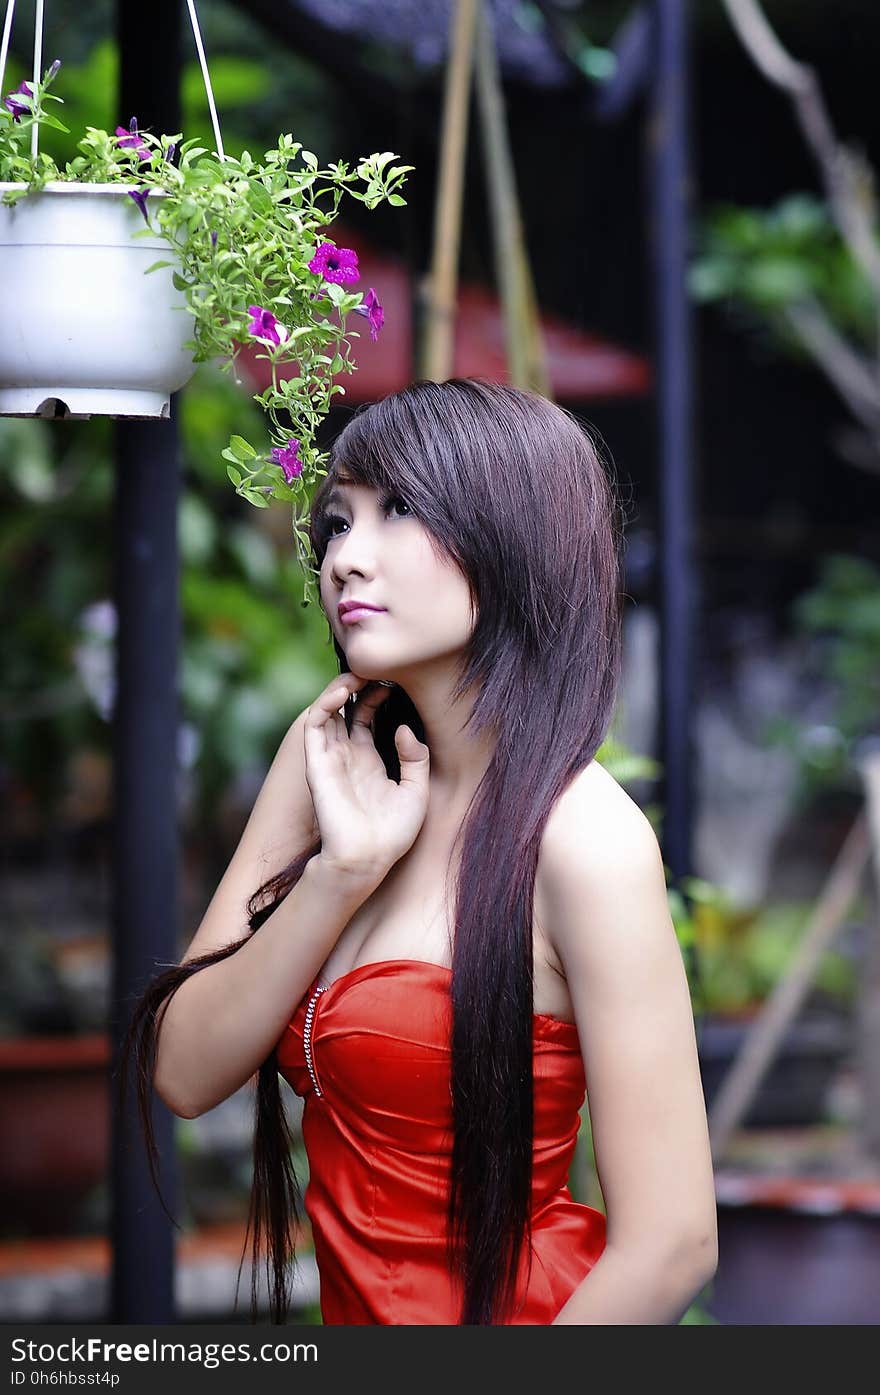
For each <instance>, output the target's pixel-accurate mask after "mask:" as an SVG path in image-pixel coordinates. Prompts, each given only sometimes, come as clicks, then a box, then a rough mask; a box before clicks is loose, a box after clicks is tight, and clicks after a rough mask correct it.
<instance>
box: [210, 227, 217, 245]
mask: <svg viewBox="0 0 880 1395" xmlns="http://www.w3.org/2000/svg"><path fill="white" fill-rule="evenodd" d="M211 246H212V247H216V246H217V229H216V228H214V229H213V231H212V233H211Z"/></svg>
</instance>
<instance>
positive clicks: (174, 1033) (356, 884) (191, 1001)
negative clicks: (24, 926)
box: [154, 709, 381, 1118]
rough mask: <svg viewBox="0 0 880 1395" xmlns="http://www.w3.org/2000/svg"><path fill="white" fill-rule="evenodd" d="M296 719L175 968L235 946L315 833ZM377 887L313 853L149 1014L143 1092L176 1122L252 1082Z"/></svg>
mask: <svg viewBox="0 0 880 1395" xmlns="http://www.w3.org/2000/svg"><path fill="white" fill-rule="evenodd" d="M307 712H308V709H306V711H305V712H302V713H301V714H300V716H299V717H297V719H296V721H295V722H294V723H293V725H292V726H291V728H290V730H289V731H288V732H287V734H286V735H285V737H284V740H283V741H282V743H281V745H280V747H279V749H278V753H277V754H276V756H275V759H274V761H273V762H272V765H271V767H270V769H269V772H268V774H267V776H266V779H265V781H264V782H263V787H262V789H261V790H260V793H259V796H258V797H257V800H256V802H255V804H254V808H253V810H252V812H251V815H250V818H249V819H248V822H247V826H246V827H245V830H244V832H243V834H242V836H241V840H240V842H239V845H238V847H237V848H236V850H235V853H234V855H233V857H232V860H231V861H230V863H229V866H228V867H227V869H226V872H225V873H224V875H223V878H222V880H221V882H220V885H219V886H218V887H217V890H216V891H215V893H214V896H213V897H212V899H211V903H210V905H209V906H208V909H207V910H206V912H205V914H204V916H203V918H202V922H201V924H200V925H199V928H198V930H197V931H196V934H195V935H194V936H193V939H192V941H191V943H190V945H189V948H188V949H187V951H186V954H185V955H184V957H183V959H182V960H181V963H186V962H187V960H189V959H193V958H195V957H197V956H198V955H200V954H207V953H210V952H211V951H213V950H217V949H221V948H223V947H224V946H225V945H229V944H233V943H234V942H235V941H236V940H239V939H241V938H242V936H243V935H244V934H245V932H246V930H247V924H248V921H247V909H246V907H247V902H248V900H249V898H250V897H251V896H252V895H253V893H254V892H255V891H256V890H257V889H258V887H260V886H261V885H262V884H263V883H264V882H265V881H266V880H267V879H268V878H269V877H271V876H274V875H275V874H276V873H277V872H280V871H281V869H282V868H283V867H285V866H286V865H287V864H288V863H289V862H290V861H291V860H292V859H293V858H294V857H295V856H296V855H297V853H299V852H302V851H304V850H305V849H306V848H307V847H309V846H310V844H311V843H312V842H314V840H315V838H316V837H317V836H318V832H319V830H318V825H317V822H316V820H315V813H314V807H313V803H312V797H311V794H310V792H309V786H308V783H307V780H306V773H305V755H304V747H303V728H304V723H305V719H306V715H307ZM380 880H381V878H380ZM377 884H378V883H377V882H376V881H370V879H369V878H365V877H364V876H362V875H360V874H354V873H348V872H347V871H346V870H345V869H344V868H341V867H336V866H335V865H334V866H333V867H328V866H327V865H326V859H325V858H324V857H323V856H322V855H321V854H320V853H319V854H318V855H317V856H316V857H313V858H312V859H311V861H310V862H308V863H307V864H306V868H305V871H304V873H303V876H302V878H301V879H300V881H299V882H297V884H296V886H294V887H293V889H292V890H291V891H290V892H289V893H288V895H287V896H286V897H285V899H284V900H283V901H282V902H281V904H280V906H278V907H277V909H276V910H275V911H273V913H272V915H271V916H269V918H268V919H267V920H266V921H265V923H264V924H263V925H262V926H261V927H260V929H259V930H258V931H257V932H256V934H255V935H253V936H252V937H251V939H249V940H248V941H247V943H246V944H244V945H243V946H242V947H241V949H239V950H237V951H236V953H235V954H233V955H230V957H229V958H228V959H223V960H220V961H219V962H218V963H216V964H209V965H208V966H207V967H206V968H204V969H200V970H199V971H198V973H195V974H193V975H192V977H191V978H188V979H187V980H186V981H185V982H184V983H183V984H182V985H181V986H180V988H178V990H177V992H176V993H175V994H174V996H173V997H172V998H170V999H166V1000H165V1003H164V1005H163V1007H162V1008H160V1010H159V1015H158V1022H159V1031H158V1051H157V1057H156V1072H155V1079H154V1085H155V1089H156V1093H157V1094H158V1095H159V1097H160V1098H161V1099H162V1100H164V1102H165V1103H166V1104H167V1105H168V1108H169V1109H171V1110H172V1111H173V1112H174V1113H175V1114H178V1115H181V1116H182V1117H184V1118H194V1117H196V1116H197V1115H199V1114H204V1113H205V1112H206V1111H207V1110H208V1109H212V1108H213V1107H214V1106H215V1105H217V1104H219V1103H220V1101H221V1100H224V1099H226V1098H227V1097H228V1096H229V1095H231V1094H232V1093H233V1092H234V1091H235V1090H237V1089H239V1088H240V1086H242V1085H243V1084H244V1083H245V1081H246V1080H248V1079H249V1078H250V1077H251V1076H252V1075H253V1073H254V1072H255V1071H256V1070H257V1069H258V1068H259V1066H260V1064H261V1062H262V1061H264V1060H265V1059H266V1057H267V1056H268V1054H269V1052H270V1051H271V1049H272V1047H273V1046H274V1045H275V1043H276V1042H277V1041H278V1039H279V1038H280V1036H281V1034H282V1032H283V1031H284V1028H285V1026H286V1024H287V1022H288V1021H289V1019H290V1014H291V1009H292V1007H295V1005H296V1004H297V1003H299V1002H300V1000H301V999H302V996H303V994H304V993H305V991H306V989H307V988H308V986H309V984H310V983H311V982H312V979H313V978H314V976H315V974H316V973H317V972H318V970H319V969H320V967H321V965H322V964H323V962H324V960H325V959H326V958H327V955H328V954H329V953H330V950H331V949H332V947H333V945H334V944H335V943H336V941H337V939H338V938H339V935H340V933H341V931H342V930H343V929H344V928H345V926H346V925H347V924H348V922H349V920H350V919H351V917H352V916H353V915H354V913H355V911H356V910H357V908H358V906H360V905H361V904H362V903H363V902H364V901H365V900H366V899H367V897H368V896H370V895H371V893H372V891H373V890H374V889H375V886H376V885H377Z"/></svg>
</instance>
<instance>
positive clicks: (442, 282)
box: [420, 0, 478, 382]
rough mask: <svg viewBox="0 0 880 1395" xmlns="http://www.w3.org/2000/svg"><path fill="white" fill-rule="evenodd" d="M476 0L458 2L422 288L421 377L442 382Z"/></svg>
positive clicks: (451, 329) (447, 362)
mask: <svg viewBox="0 0 880 1395" xmlns="http://www.w3.org/2000/svg"><path fill="white" fill-rule="evenodd" d="M477 3H478V0H456V3H455V9H454V11H453V18H452V29H451V42H450V56H449V61H448V63H447V65H446V83H445V88H444V95H443V127H442V132H441V136H440V174H439V178H438V180H437V194H436V201H435V206H434V247H433V252H432V256H431V271H430V274H429V277H428V281H427V285H426V287H425V316H424V323H423V329H422V336H421V339H422V350H421V354H420V358H421V364H420V376H421V377H423V378H429V379H432V380H433V381H435V382H442V381H443V380H444V379H445V378H448V377H449V376H450V375H451V373H452V365H453V353H454V345H455V300H456V296H455V289H456V281H457V278H458V258H459V249H460V246H461V211H462V196H463V190H464V170H465V156H466V154H467V131H468V108H469V106H470V91H471V77H472V73H473V59H474V39H475V34H476V19H477Z"/></svg>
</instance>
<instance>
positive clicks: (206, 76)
mask: <svg viewBox="0 0 880 1395" xmlns="http://www.w3.org/2000/svg"><path fill="white" fill-rule="evenodd" d="M186 4H187V9H188V11H189V18H190V23H191V25H192V31H193V38H194V39H195V44H196V52H197V53H198V56H199V64H200V66H201V69H202V81H203V82H204V84H205V92H206V94H207V98H208V110H209V111H210V113H211V125H212V126H213V128H214V141H215V153H216V154H217V156H218V157H219V159H221V160H225V158H226V156H225V154H224V151H223V139H222V137H221V135H220V121H219V119H218V116H217V106H216V103H215V101H214V89H213V87H212V86H211V74H210V73H209V72H208V61H207V59H206V57H205V47H204V44H203V43H202V34H201V30H200V28H199V20H198V16H197V14H196V6H195V0H186ZM43 5H44V0H36V6H37V7H36V13H35V15H34V66H33V84H34V88H36V86H37V83H38V82H39V81H40V73H41V71H42V66H43ZM14 14H15V0H6V17H5V19H4V22H3V38H2V40H0V95H2V92H3V79H4V75H5V73H6V58H7V55H8V53H9V41H10V37H11V34H12V19H13V16H14ZM39 130H40V128H39V126H38V125H37V123H36V122H34V125H33V126H32V127H31V157H32V158H33V159H36V157H37V150H38V143H39Z"/></svg>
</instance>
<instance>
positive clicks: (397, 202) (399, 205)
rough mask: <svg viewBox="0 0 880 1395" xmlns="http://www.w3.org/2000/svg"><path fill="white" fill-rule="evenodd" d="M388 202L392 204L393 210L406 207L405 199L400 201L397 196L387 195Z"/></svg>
mask: <svg viewBox="0 0 880 1395" xmlns="http://www.w3.org/2000/svg"><path fill="white" fill-rule="evenodd" d="M388 202H389V203H391V204H393V205H394V207H395V208H405V207H406V199H402V198H401V197H400V195H399V194H389V195H388Z"/></svg>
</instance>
